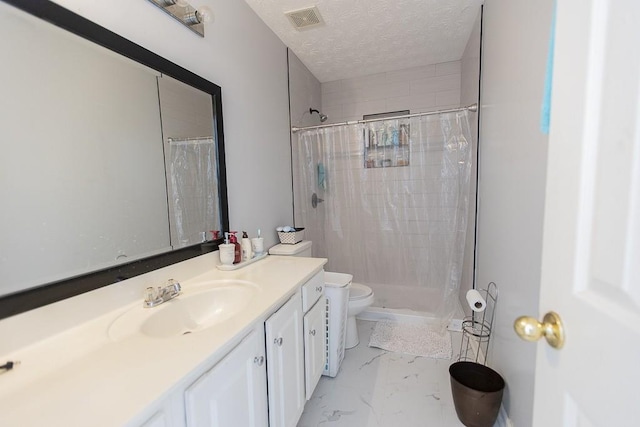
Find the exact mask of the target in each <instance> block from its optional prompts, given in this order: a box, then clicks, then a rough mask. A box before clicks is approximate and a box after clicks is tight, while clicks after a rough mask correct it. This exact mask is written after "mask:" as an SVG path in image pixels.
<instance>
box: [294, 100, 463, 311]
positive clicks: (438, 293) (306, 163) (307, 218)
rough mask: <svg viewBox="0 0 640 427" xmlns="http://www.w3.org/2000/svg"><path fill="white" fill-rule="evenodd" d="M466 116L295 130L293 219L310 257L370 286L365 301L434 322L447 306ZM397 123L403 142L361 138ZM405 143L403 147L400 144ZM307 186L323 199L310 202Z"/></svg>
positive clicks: (455, 257) (458, 261) (459, 247)
mask: <svg viewBox="0 0 640 427" xmlns="http://www.w3.org/2000/svg"><path fill="white" fill-rule="evenodd" d="M468 114H469V113H468V112H466V111H461V112H455V113H447V114H440V115H431V116H422V117H414V118H411V119H403V120H401V121H398V120H395V121H393V120H386V121H384V122H375V123H370V124H367V125H364V124H357V125H345V126H336V127H326V128H320V129H311V130H307V131H300V132H298V133H297V134H296V135H297V141H294V144H293V156H294V157H293V158H294V198H295V199H294V200H295V221H296V226H297V227H306V230H305V233H306V236H305V237H306V238H307V239H309V240H312V241H313V255H314V256H317V257H326V258H328V259H329V262H328V264H327V267H326V270H327V271H337V272H344V273H351V274H353V275H354V281H357V282H361V283H364V284H366V285H368V286H371V287H372V289H373V290H374V292H375V296H376V301H375V303H374V306H377V307H384V308H392V309H409V310H413V311H419V312H427V313H430V314H431V315H434V316H437V317H438V318H440V319H442V321H443V324H444V323H448V320H450V319H451V318H452V316H453V314H454V311H455V309H456V307H457V304H458V302H457V300H458V292H459V288H460V280H461V276H462V265H463V256H464V247H465V238H466V236H465V235H466V225H467V212H468V208H469V182H470V173H471V133H470V126H469V119H468ZM407 123H408V124H409V128H408V132H409V141H406V139H405V141H401V142H400V145H399V146H398V141H397V140H395V136H394V135H395V134H393V133H392V132H388V134H389V135H392V138H393V140H392V139H388V140H387V141H385V142H384V143H383V142H382V140H379V138H378V140H376V139H374V140H372V139H371V138H372V137H371V136H370V135H371V132H374V131H375V130H376V129H377V130H378V132H379V129H381V128H382V129H401V130H402V131H403V132H406V131H407V127H406V124H407ZM400 124H402V125H403V126H402V127H400ZM365 135H366V141H367V143H365ZM378 135H380V133H378ZM383 136H384V135H383ZM385 139H387V138H386V136H385ZM407 142H408V144H409V146H408V147H405V148H404V149H403V150H406V152H407V153H408V154H407V153H404V152H400V151H402V150H400V149H401V148H402V144H403V143H404V144H406V143H407ZM374 143H375V144H376V145H374ZM366 144H368V146H366ZM394 146H396V147H394ZM389 153H391V154H389ZM394 156H396V157H394ZM378 157H380V159H378ZM390 165H392V166H390ZM319 171H322V172H323V173H322V174H320V173H318V172H319ZM319 181H320V182H319ZM319 184H321V185H319ZM313 193H317V197H319V198H322V199H324V203H321V204H319V205H317V208H313V207H312V206H311V197H312V194H313Z"/></svg>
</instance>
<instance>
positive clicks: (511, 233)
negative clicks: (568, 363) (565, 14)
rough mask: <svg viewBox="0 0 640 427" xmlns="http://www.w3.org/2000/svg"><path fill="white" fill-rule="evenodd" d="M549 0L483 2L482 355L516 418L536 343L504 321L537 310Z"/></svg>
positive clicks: (529, 392)
mask: <svg viewBox="0 0 640 427" xmlns="http://www.w3.org/2000/svg"><path fill="white" fill-rule="evenodd" d="M552 3H553V1H552V0H543V1H536V2H531V1H527V0H486V1H485V5H484V25H483V51H482V53H483V57H482V87H481V92H482V99H481V101H482V106H481V123H480V141H481V150H480V163H479V168H480V183H479V190H480V207H479V218H478V221H479V226H478V231H479V235H478V251H477V271H476V274H477V276H476V277H477V283H478V284H480V285H482V284H486V283H488V282H489V281H494V282H496V283H497V284H498V286H499V288H500V295H499V299H498V303H497V312H496V321H495V323H494V327H493V331H492V343H493V346H492V348H491V350H490V354H489V358H490V362H491V363H490V364H491V365H492V366H493V367H494V368H495V369H496V370H497V371H498V372H500V373H501V374H502V375H503V377H504V378H505V380H506V382H507V389H506V391H505V395H504V405H505V408H506V410H507V412H508V413H509V416H510V418H511V420H512V421H513V422H514V424H515V425H517V426H518V427H526V426H530V425H531V416H532V400H533V385H534V369H535V353H536V349H535V346H534V345H531V344H530V343H526V342H524V341H522V340H520V339H519V338H518V337H517V336H516V335H515V333H514V332H513V327H512V325H513V321H514V320H515V318H516V317H518V316H520V315H523V314H528V315H535V316H537V315H538V295H539V290H540V266H541V249H542V226H543V210H544V200H545V184H546V155H547V136H546V135H543V134H542V133H541V132H540V126H539V123H540V110H541V108H540V107H541V103H542V98H543V86H544V75H545V66H546V56H547V47H548V43H549V32H550V22H551V11H552Z"/></svg>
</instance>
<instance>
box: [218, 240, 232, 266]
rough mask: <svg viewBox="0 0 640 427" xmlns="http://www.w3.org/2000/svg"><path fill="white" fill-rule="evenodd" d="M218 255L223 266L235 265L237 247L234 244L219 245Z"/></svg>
mask: <svg viewBox="0 0 640 427" xmlns="http://www.w3.org/2000/svg"><path fill="white" fill-rule="evenodd" d="M218 253H219V254H220V262H221V263H222V264H223V265H233V261H234V260H235V258H236V245H234V244H232V243H227V244H224V243H223V244H221V245H218Z"/></svg>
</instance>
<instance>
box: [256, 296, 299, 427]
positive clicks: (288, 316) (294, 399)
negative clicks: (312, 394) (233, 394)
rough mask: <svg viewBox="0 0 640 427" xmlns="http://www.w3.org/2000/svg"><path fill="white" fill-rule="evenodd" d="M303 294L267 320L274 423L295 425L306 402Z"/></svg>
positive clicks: (271, 419) (271, 420)
mask: <svg viewBox="0 0 640 427" xmlns="http://www.w3.org/2000/svg"><path fill="white" fill-rule="evenodd" d="M300 295H301V294H300V292H299V291H298V292H296V293H295V295H294V296H293V297H291V299H289V301H287V302H286V303H285V304H284V305H283V306H282V307H280V309H279V310H278V311H276V312H275V313H274V314H272V315H271V317H269V318H268V319H267V321H266V322H265V324H264V328H265V337H266V348H267V378H268V382H269V426H270V427H295V425H296V424H297V423H298V420H299V419H300V416H301V415H302V410H303V409H304V404H305V402H306V399H305V388H304V387H305V386H304V354H303V351H304V350H303V341H302V337H303V335H302V300H301V296H300Z"/></svg>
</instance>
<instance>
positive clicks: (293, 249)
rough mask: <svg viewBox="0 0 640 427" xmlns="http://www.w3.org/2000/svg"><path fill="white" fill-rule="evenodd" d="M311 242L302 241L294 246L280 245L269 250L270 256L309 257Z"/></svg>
mask: <svg viewBox="0 0 640 427" xmlns="http://www.w3.org/2000/svg"><path fill="white" fill-rule="evenodd" d="M311 244H312V242H311V240H303V241H302V242H299V243H296V244H295V245H285V244H283V243H280V244H278V245H275V246H274V247H272V248H271V249H269V254H270V255H286V256H302V257H310V256H311Z"/></svg>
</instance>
